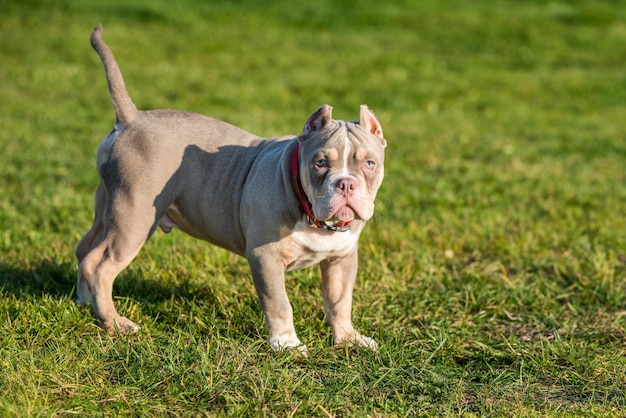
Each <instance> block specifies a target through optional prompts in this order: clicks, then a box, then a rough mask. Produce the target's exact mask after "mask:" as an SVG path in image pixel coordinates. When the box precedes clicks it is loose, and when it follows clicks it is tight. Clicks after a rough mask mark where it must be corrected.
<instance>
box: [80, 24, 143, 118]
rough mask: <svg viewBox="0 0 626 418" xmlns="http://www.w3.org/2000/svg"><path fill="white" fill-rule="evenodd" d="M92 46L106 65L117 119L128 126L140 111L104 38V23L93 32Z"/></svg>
mask: <svg viewBox="0 0 626 418" xmlns="http://www.w3.org/2000/svg"><path fill="white" fill-rule="evenodd" d="M91 46H92V47H93V49H94V50H95V51H96V52H97V53H98V55H99V56H100V60H102V64H103V65H104V71H105V72H106V77H107V83H108V84H109V94H110V95H111V101H112V102H113V107H114V108H115V115H116V116H117V121H118V123H121V124H122V125H123V126H126V125H128V124H129V123H131V122H132V121H133V119H135V118H136V117H137V114H138V113H139V111H138V110H137V107H136V106H135V104H134V103H133V101H132V100H131V98H130V96H129V95H128V91H127V90H126V85H125V84H124V78H123V77H122V72H121V71H120V67H119V66H118V65H117V62H116V61H115V58H114V57H113V53H112V52H111V50H110V49H109V47H108V46H107V44H105V43H104V41H103V40H102V25H98V26H97V27H96V28H95V29H94V30H93V32H92V33H91Z"/></svg>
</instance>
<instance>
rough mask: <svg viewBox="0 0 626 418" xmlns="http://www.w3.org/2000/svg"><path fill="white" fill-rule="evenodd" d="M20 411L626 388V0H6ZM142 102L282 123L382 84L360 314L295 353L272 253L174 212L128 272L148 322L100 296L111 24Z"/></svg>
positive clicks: (527, 405) (303, 304) (10, 362)
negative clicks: (272, 286)
mask: <svg viewBox="0 0 626 418" xmlns="http://www.w3.org/2000/svg"><path fill="white" fill-rule="evenodd" d="M0 10H2V18H1V19H0V57H1V60H0V100H1V102H2V113H1V116H0V120H1V121H2V129H1V130H0V146H1V150H2V153H1V154H0V155H1V156H0V194H1V197H0V226H1V228H0V315H1V316H2V317H1V318H0V327H1V328H0V369H1V373H0V415H9V416H11V415H13V416H17V415H19V416H25V415H26V416H28V415H32V416H39V415H47V416H50V415H54V416H59V415H74V414H86V415H98V414H102V415H134V416H139V415H190V414H195V413H200V414H206V415H278V416H290V415H297V416H334V415H340V416H363V415H372V416H380V415H397V416H409V415H414V414H417V415H433V416H441V415H467V416H481V415H496V416H502V415H515V416H543V415H596V416H602V415H604V416H615V415H621V414H623V411H624V409H625V408H626V396H625V395H624V387H625V386H626V349H625V348H626V346H625V341H626V296H625V295H626V294H625V291H626V280H625V279H626V228H625V221H624V220H625V219H626V209H625V202H626V187H625V186H626V171H625V169H624V167H625V163H626V135H625V129H624V121H625V120H626V105H625V104H626V71H624V68H625V67H624V65H625V62H626V61H625V60H626V4H625V3H624V2H623V1H617V0H614V1H611V0H598V1H594V2H585V1H576V0H571V1H565V0H563V1H556V2H546V1H541V0H531V1H524V2H520V1H515V0H507V1H505V0H496V1H491V2H463V1H454V0H447V1H436V0H425V1H420V2H414V1H408V0H405V1H391V2H378V1H370V0H360V1H356V2H355V1H349V2H348V1H330V0H319V1H316V2H309V3H303V4H299V3H294V2H290V1H269V2H256V1H253V0H241V1H236V2H234V1H233V2H199V1H198V2H195V1H192V0H181V1H177V2H166V1H163V0H153V1H150V2H144V4H139V3H138V2H137V3H134V2H128V1H126V2H125V1H119V0H111V1H107V2H91V1H87V0H75V1H69V0H66V1H57V2H55V3H54V5H52V4H50V3H49V2H45V1H42V0H21V1H19V2H18V1H9V0H0ZM99 22H101V23H103V24H104V27H105V34H104V37H105V40H106V41H107V43H108V44H109V45H110V46H111V47H112V49H113V51H114V53H115V54H116V57H117V59H118V61H119V63H120V66H121V67H122V71H123V73H124V75H125V78H126V82H127V85H128V87H129V90H130V93H131V95H132V97H133V99H134V101H135V103H136V104H137V105H138V106H139V107H140V108H162V107H172V108H180V109H186V110H191V111H196V112H199V113H204V114H209V115H211V116H214V117H217V118H220V119H223V120H226V121H228V122H231V123H233V124H236V125H239V126H241V127H243V128H244V129H247V130H249V131H251V132H255V133H258V134H259V135H261V136H268V137H269V136H276V135H282V134H288V133H292V134H296V133H298V132H299V131H300V129H301V126H302V124H303V123H304V120H305V118H306V117H307V116H308V115H309V114H310V113H311V112H312V111H313V110H314V109H316V108H317V107H318V106H319V105H321V104H323V103H330V104H331V105H333V106H334V116H335V117H336V118H340V119H354V118H356V117H357V114H358V113H357V112H358V105H359V104H361V103H367V104H368V105H369V106H370V107H371V108H372V109H373V110H374V111H376V114H377V116H378V117H379V119H380V121H381V122H382V124H383V129H384V131H385V136H386V137H387V139H388V142H389V146H388V152H387V163H386V169H387V177H386V180H385V183H384V184H383V187H382V189H381V191H380V193H379V199H378V203H377V214H376V218H375V219H374V220H373V221H372V222H371V223H370V225H368V227H367V229H366V232H365V233H364V235H363V237H362V241H361V251H360V257H361V260H360V266H361V270H360V274H359V279H358V284H357V290H356V294H355V305H354V316H355V321H356V323H357V325H358V327H359V328H360V329H361V330H362V331H363V332H364V333H365V334H366V335H372V336H374V337H375V338H376V339H377V340H378V342H379V343H380V346H381V349H380V352H378V353H371V352H367V351H361V350H356V351H352V350H345V349H335V348H332V347H330V338H329V330H328V329H326V328H325V327H324V326H323V324H322V323H323V307H322V300H321V295H320V291H319V278H318V272H317V269H309V270H303V271H299V272H296V273H294V274H291V275H290V276H289V278H288V281H289V289H290V297H291V300H292V303H293V305H294V310H295V315H296V327H297V329H298V332H299V334H300V337H301V339H302V340H303V341H305V342H306V343H307V344H308V346H309V350H310V353H311V358H309V359H306V360H305V359H302V358H300V357H299V356H297V355H294V354H292V353H279V354H274V353H271V351H270V350H269V347H268V345H267V344H266V343H265V339H266V332H265V330H264V328H263V319H262V314H261V312H260V309H259V308H258V304H257V301H256V296H255V293H254V288H253V285H252V282H251V280H250V278H249V272H248V267H247V265H246V263H245V260H243V259H240V258H238V257H236V256H233V255H231V254H229V253H227V252H225V251H223V250H220V249H217V248H215V247H211V246H209V245H206V244H204V243H201V242H198V241H194V240H192V239H190V238H188V237H185V236H183V235H182V234H180V233H174V234H170V235H165V234H156V235H155V236H154V237H153V239H152V240H151V241H150V242H149V243H148V244H147V245H146V247H145V249H144V251H143V252H142V253H141V254H140V256H139V257H138V258H137V260H136V261H135V262H134V263H133V264H132V265H131V267H129V268H128V269H127V270H126V271H125V272H124V273H123V274H122V275H121V276H120V277H119V278H118V280H117V281H116V287H115V292H116V294H117V295H120V296H119V297H117V298H116V301H117V304H118V305H119V309H120V311H121V312H123V313H124V314H125V315H128V316H129V317H130V318H132V319H133V320H135V321H136V322H138V323H139V324H140V325H141V326H142V330H141V332H140V333H139V334H137V335H135V336H131V337H125V338H110V337H108V336H107V335H105V334H103V333H102V332H100V331H99V330H98V328H97V327H96V325H95V320H94V318H93V316H92V315H91V313H90V311H89V309H86V308H79V307H76V306H75V305H74V304H73V302H72V296H73V291H74V289H73V286H74V277H75V274H76V267H75V263H74V257H73V248H74V247H75V245H76V243H77V242H78V240H79V239H80V237H81V236H82V234H84V233H85V232H86V231H87V229H88V228H89V226H90V223H91V217H92V210H93V204H92V195H93V191H94V190H95V187H96V185H97V175H96V171H95V162H94V160H95V151H96V148H97V145H98V143H99V141H100V139H101V138H102V137H103V136H104V135H105V134H106V133H107V132H108V130H109V129H110V128H111V126H112V123H113V121H114V119H113V118H114V115H113V111H112V108H111V105H110V102H109V98H108V96H107V92H106V84H105V80H104V76H103V70H102V68H101V65H100V63H99V61H98V58H97V56H96V55H95V53H94V52H93V51H92V50H91V48H90V46H89V41H88V37H89V34H90V32H91V30H92V29H93V27H94V26H95V25H96V24H97V23H99Z"/></svg>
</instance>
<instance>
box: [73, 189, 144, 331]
mask: <svg viewBox="0 0 626 418" xmlns="http://www.w3.org/2000/svg"><path fill="white" fill-rule="evenodd" d="M102 189H103V187H101V188H100V189H99V194H97V198H96V199H97V200H99V201H98V203H102V202H101V201H102V199H105V198H104V197H103V196H102V193H104V192H103V190H102ZM105 200H106V199H105ZM131 202H132V203H136V202H134V200H133V197H132V193H119V192H117V193H115V192H114V193H110V194H109V197H108V200H107V201H106V203H105V205H104V206H100V205H98V209H97V210H96V219H95V223H94V227H93V228H92V229H91V230H90V231H89V232H88V233H87V235H85V237H84V238H83V240H82V241H81V242H80V244H79V245H78V247H77V250H76V253H77V256H78V259H79V267H78V285H77V287H78V288H77V293H78V297H79V300H83V301H89V302H91V305H92V308H93V312H94V314H95V316H96V317H97V318H98V319H99V320H100V322H101V325H102V327H103V328H104V329H106V330H107V331H109V332H116V331H118V332H120V333H128V332H134V331H137V330H138V329H139V326H138V325H136V324H135V323H133V322H132V321H131V320H129V319H128V318H125V317H123V316H121V315H120V314H119V313H118V312H117V310H116V309H115V305H114V303H113V282H114V281H115V278H116V277H117V275H118V274H119V273H120V272H121V271H122V270H123V269H124V268H126V267H127V266H128V265H129V264H130V262H131V261H132V260H133V259H134V258H135V256H136V255H137V254H138V253H139V250H140V249H141V247H142V246H143V244H144V243H145V242H146V240H147V239H148V237H149V236H150V234H151V232H152V231H153V230H154V228H155V227H156V221H155V214H154V213H150V214H148V213H145V212H146V211H145V210H144V209H146V207H145V206H142V205H139V206H135V205H133V204H131ZM148 210H150V211H154V207H150V208H149V209H148Z"/></svg>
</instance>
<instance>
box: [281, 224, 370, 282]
mask: <svg viewBox="0 0 626 418" xmlns="http://www.w3.org/2000/svg"><path fill="white" fill-rule="evenodd" d="M290 240H291V242H292V251H293V252H292V257H293V261H292V262H291V263H290V264H289V268H288V269H289V270H292V269H297V268H302V267H307V266H310V265H313V264H317V263H319V262H320V261H322V260H324V259H326V258H328V257H342V256H345V255H347V254H349V253H350V252H351V251H352V250H353V249H354V248H355V247H356V246H357V245H358V240H359V233H358V232H353V231H346V232H332V231H327V230H324V229H317V228H313V227H311V226H310V225H309V224H308V223H307V222H305V221H300V222H298V223H297V224H296V226H295V227H294V229H293V230H292V233H291V235H290Z"/></svg>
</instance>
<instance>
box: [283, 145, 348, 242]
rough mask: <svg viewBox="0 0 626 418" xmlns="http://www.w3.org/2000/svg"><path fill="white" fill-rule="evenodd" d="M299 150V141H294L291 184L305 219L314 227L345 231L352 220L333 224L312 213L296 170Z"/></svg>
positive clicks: (311, 207)
mask: <svg viewBox="0 0 626 418" xmlns="http://www.w3.org/2000/svg"><path fill="white" fill-rule="evenodd" d="M299 150H300V142H297V143H296V147H295V148H294V150H293V153H292V154H291V185H292V186H293V191H294V192H295V194H296V197H297V198H298V201H299V202H300V206H302V209H303V210H304V213H305V214H306V217H307V220H308V221H309V225H311V226H313V227H315V228H324V229H328V230H329V231H336V232H345V231H347V230H349V229H350V225H351V224H352V221H348V222H336V223H335V225H329V224H327V223H326V222H325V221H322V220H320V219H317V218H316V217H315V215H314V214H313V206H312V205H311V202H309V199H308V198H307V197H306V193H304V189H303V188H302V181H301V180H300V173H299V171H298V151H299Z"/></svg>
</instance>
